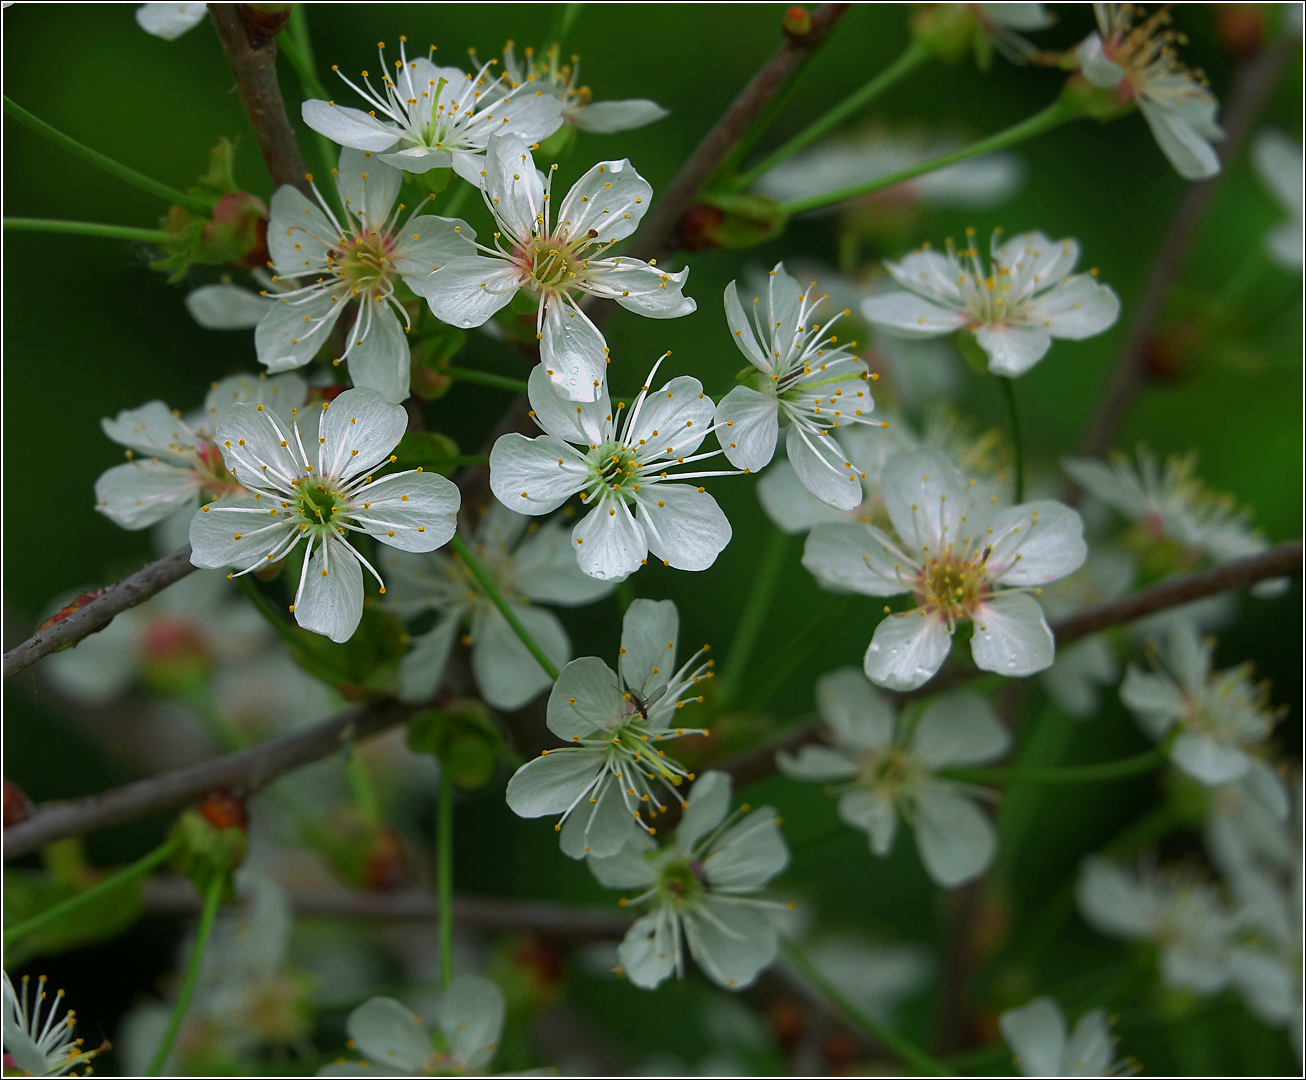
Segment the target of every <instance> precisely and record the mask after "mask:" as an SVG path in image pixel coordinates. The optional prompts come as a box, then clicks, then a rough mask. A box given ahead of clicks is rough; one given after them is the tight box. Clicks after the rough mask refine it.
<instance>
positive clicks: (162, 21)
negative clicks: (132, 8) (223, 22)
mask: <svg viewBox="0 0 1306 1080" xmlns="http://www.w3.org/2000/svg"><path fill="white" fill-rule="evenodd" d="M208 13H209V5H208V4H177V3H172V4H142V5H141V6H140V7H138V8H137V9H136V25H138V26H139V27H140V28H141V29H142V30H144V31H145V32H146V33H147V34H153V35H154V36H155V37H157V38H163V40H164V41H176V40H177V39H178V38H179V37H181V35H182V34H184V33H186V32H187V31H188V30H194V29H195V27H197V26H199V24H200V23H202V22H203V21H204V16H205V15H207V14H208Z"/></svg>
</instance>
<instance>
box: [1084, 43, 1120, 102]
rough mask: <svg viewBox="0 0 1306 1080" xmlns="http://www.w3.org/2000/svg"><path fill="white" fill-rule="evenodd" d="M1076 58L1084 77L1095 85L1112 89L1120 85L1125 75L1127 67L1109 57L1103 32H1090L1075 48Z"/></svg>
mask: <svg viewBox="0 0 1306 1080" xmlns="http://www.w3.org/2000/svg"><path fill="white" fill-rule="evenodd" d="M1075 59H1076V60H1077V61H1078V62H1079V69H1080V71H1082V72H1083V73H1084V78H1086V79H1087V80H1088V81H1089V82H1091V83H1092V84H1093V85H1094V86H1100V87H1102V88H1104V89H1106V90H1110V89H1112V88H1113V87H1116V86H1119V85H1120V80H1121V79H1123V78H1124V77H1125V69H1124V68H1122V67H1121V66H1120V65H1119V64H1117V63H1116V62H1115V61H1114V60H1108V59H1107V55H1106V52H1105V51H1104V50H1103V48H1102V35H1101V34H1089V35H1088V37H1086V38H1084V40H1083V41H1081V42H1080V43H1079V45H1078V46H1077V47H1076V48H1075Z"/></svg>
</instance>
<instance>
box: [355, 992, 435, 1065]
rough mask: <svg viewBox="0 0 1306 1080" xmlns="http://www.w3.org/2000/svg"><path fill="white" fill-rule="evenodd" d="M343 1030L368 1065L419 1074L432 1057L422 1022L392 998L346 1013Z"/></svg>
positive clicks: (376, 998)
mask: <svg viewBox="0 0 1306 1080" xmlns="http://www.w3.org/2000/svg"><path fill="white" fill-rule="evenodd" d="M345 1030H347V1031H348V1032H349V1037H350V1038H351V1039H353V1041H354V1042H355V1043H357V1044H358V1050H359V1052H360V1053H361V1054H362V1055H363V1056H364V1058H365V1060H367V1061H368V1062H369V1063H371V1064H375V1065H383V1066H388V1067H389V1068H391V1069H395V1070H399V1071H402V1072H404V1073H409V1074H412V1075H419V1074H421V1073H422V1072H424V1071H425V1070H426V1067H427V1066H428V1065H429V1064H430V1063H431V1059H432V1058H433V1057H434V1056H435V1055H434V1053H433V1051H432V1049H431V1037H430V1036H429V1035H428V1034H427V1033H426V1029H425V1028H424V1027H423V1026H422V1021H421V1020H420V1019H419V1018H418V1017H417V1016H415V1015H414V1014H413V1012H412V1010H411V1009H409V1008H407V1006H404V1005H401V1004H399V1002H397V1001H395V999H394V998H388V997H374V998H372V999H371V1000H370V1001H366V1002H364V1003H363V1004H362V1005H360V1006H359V1007H358V1008H357V1009H355V1010H354V1011H353V1012H352V1013H350V1014H349V1020H348V1022H347V1023H346V1024H345Z"/></svg>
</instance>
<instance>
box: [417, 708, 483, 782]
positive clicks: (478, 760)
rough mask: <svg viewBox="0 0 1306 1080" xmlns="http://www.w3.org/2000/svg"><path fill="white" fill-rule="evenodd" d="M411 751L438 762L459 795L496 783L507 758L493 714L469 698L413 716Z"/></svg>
mask: <svg viewBox="0 0 1306 1080" xmlns="http://www.w3.org/2000/svg"><path fill="white" fill-rule="evenodd" d="M408 748H409V749H410V750H412V751H414V752H415V753H419V754H431V755H433V756H434V757H437V758H439V759H440V763H441V767H442V768H443V770H444V775H445V776H446V777H448V779H449V780H450V781H451V782H452V783H453V785H454V786H455V787H456V788H458V790H459V791H479V790H480V789H481V788H483V787H485V786H486V785H487V784H489V783H490V781H492V780H493V779H494V776H495V773H496V772H497V771H498V764H499V759H500V758H506V756H507V749H506V747H505V745H504V742H503V735H502V733H501V732H500V730H499V727H498V725H497V724H495V722H494V719H493V717H492V716H491V715H490V710H489V709H487V708H486V707H485V705H484V704H482V703H481V702H479V701H475V700H473V699H469V698H465V699H462V700H460V701H455V702H453V703H451V704H450V705H447V706H446V707H445V708H443V709H426V710H424V711H423V712H420V713H418V714H417V715H416V716H414V717H413V719H412V720H411V721H409V724H408Z"/></svg>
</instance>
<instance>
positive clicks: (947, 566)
mask: <svg viewBox="0 0 1306 1080" xmlns="http://www.w3.org/2000/svg"><path fill="white" fill-rule="evenodd" d="M986 558H987V556H986ZM913 591H914V592H915V593H916V595H917V596H918V597H919V598H920V601H921V606H922V607H924V608H926V609H927V610H929V611H932V612H937V613H939V614H942V615H943V616H944V617H945V618H946V619H947V620H948V621H949V622H955V621H956V620H957V619H962V618H969V616H970V614H971V612H972V611H974V609H975V607H976V605H978V604H979V603H980V601H982V600H983V599H985V597H987V595H988V592H989V575H988V570H987V569H986V568H985V559H980V560H977V561H974V562H972V561H969V560H966V559H961V558H958V557H957V556H956V555H953V554H952V553H948V554H946V555H941V556H939V557H938V558H935V559H931V560H930V561H929V562H927V563H926V564H925V566H924V567H922V568H921V570H920V572H919V573H918V574H917V576H916V585H915V587H914V589H913Z"/></svg>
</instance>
